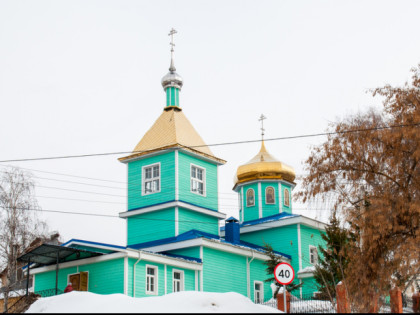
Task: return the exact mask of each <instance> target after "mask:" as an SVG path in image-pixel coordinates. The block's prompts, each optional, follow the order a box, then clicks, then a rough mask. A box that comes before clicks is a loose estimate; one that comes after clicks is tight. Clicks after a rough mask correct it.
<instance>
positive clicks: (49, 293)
mask: <svg viewBox="0 0 420 315" xmlns="http://www.w3.org/2000/svg"><path fill="white" fill-rule="evenodd" d="M34 293H35V294H39V295H40V296H41V297H49V296H54V295H60V294H63V293H64V292H63V291H62V290H60V289H57V294H56V292H55V288H54V289H47V290H41V291H36V292H34Z"/></svg>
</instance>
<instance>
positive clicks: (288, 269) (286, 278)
mask: <svg viewBox="0 0 420 315" xmlns="http://www.w3.org/2000/svg"><path fill="white" fill-rule="evenodd" d="M274 278H275V279H276V281H277V282H278V283H279V284H282V285H283V305H284V309H283V310H284V312H285V313H287V306H286V285H288V284H290V283H292V282H293V279H294V278H295V271H294V270H293V268H292V266H290V264H288V263H285V262H282V263H279V264H278V265H277V266H276V267H275V268H274Z"/></svg>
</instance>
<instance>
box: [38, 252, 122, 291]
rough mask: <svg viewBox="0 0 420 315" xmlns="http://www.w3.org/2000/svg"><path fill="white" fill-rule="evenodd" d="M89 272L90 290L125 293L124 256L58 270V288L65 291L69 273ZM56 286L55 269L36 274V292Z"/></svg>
mask: <svg viewBox="0 0 420 315" xmlns="http://www.w3.org/2000/svg"><path fill="white" fill-rule="evenodd" d="M81 271H87V272H88V291H89V292H93V293H98V294H111V293H124V258H118V259H113V260H107V261H102V262H97V263H92V264H87V265H80V266H79V267H78V268H77V267H70V268H63V269H59V271H58V288H59V289H60V290H62V291H64V289H65V287H66V286H67V283H68V275H70V274H74V273H78V272H81ZM54 288H55V270H53V271H48V272H44V273H39V274H36V275H35V292H36V291H42V290H47V289H54Z"/></svg>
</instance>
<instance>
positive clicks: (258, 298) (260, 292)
mask: <svg viewBox="0 0 420 315" xmlns="http://www.w3.org/2000/svg"><path fill="white" fill-rule="evenodd" d="M263 302H264V285H263V283H262V282H261V281H254V303H263Z"/></svg>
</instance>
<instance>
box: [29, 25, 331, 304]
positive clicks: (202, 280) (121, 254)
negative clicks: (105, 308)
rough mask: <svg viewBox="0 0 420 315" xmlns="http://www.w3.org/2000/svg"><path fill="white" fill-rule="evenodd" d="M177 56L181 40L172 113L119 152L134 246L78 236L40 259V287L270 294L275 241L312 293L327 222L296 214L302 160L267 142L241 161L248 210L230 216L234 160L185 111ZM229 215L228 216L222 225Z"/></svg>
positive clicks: (166, 81)
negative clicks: (226, 210)
mask: <svg viewBox="0 0 420 315" xmlns="http://www.w3.org/2000/svg"><path fill="white" fill-rule="evenodd" d="M171 34H172V35H173V32H171ZM172 47H173V46H172ZM173 60H174V59H173V49H172V58H171V65H170V68H169V73H168V74H167V75H165V76H164V77H163V79H162V86H163V89H164V91H165V93H166V106H165V107H164V109H163V112H162V113H161V115H160V116H159V118H158V119H157V120H156V122H155V123H154V124H153V125H152V127H151V128H150V129H149V131H147V133H146V134H145V135H144V136H143V138H142V139H141V140H140V142H139V143H138V144H137V146H136V147H135V149H134V151H133V153H132V154H130V155H129V156H126V157H122V158H120V159H119V160H120V162H122V163H124V164H126V166H127V169H128V183H127V189H128V205H127V211H125V212H122V213H120V218H121V219H122V220H126V222H127V231H126V232H127V245H126V246H124V247H122V246H116V245H111V244H104V243H97V242H90V241H86V240H79V239H72V240H70V241H68V242H67V243H65V244H63V245H62V246H61V248H63V247H64V248H65V249H66V250H67V251H68V252H66V253H67V254H60V255H58V254H57V260H55V258H54V259H53V260H52V261H51V260H50V261H45V263H44V264H33V265H32V267H31V268H30V274H32V275H33V277H34V291H35V292H38V293H40V294H43V295H46V294H47V292H51V289H54V288H55V287H56V285H57V288H58V289H59V290H63V289H64V288H65V287H66V285H67V283H68V282H69V281H71V282H72V283H73V287H75V288H76V289H78V290H87V291H90V292H94V293H99V294H111V293H123V294H126V295H128V296H134V297H146V296H153V295H163V294H167V293H171V292H176V291H181V290H195V291H207V292H229V291H234V292H238V293H240V294H243V295H244V296H247V297H249V298H250V299H252V300H255V301H257V302H261V301H264V300H268V299H270V298H271V297H272V289H271V287H270V283H267V282H264V280H265V279H267V278H269V277H270V275H267V273H266V271H265V268H266V266H265V265H264V264H263V262H264V261H265V260H267V259H268V256H267V255H265V253H264V248H263V245H264V242H265V243H268V244H271V245H272V247H273V249H274V250H275V251H276V254H277V255H278V256H280V257H281V258H282V259H283V260H284V261H286V262H289V263H291V264H292V266H293V268H294V270H295V272H296V277H295V279H296V280H295V281H296V282H302V281H303V282H304V285H303V286H302V287H301V289H300V291H297V292H295V293H294V294H295V295H304V294H312V293H313V292H315V291H316V285H315V283H314V280H313V277H312V272H313V266H314V265H315V264H316V262H317V252H316V246H318V244H320V242H321V237H320V232H322V231H323V230H324V227H325V225H324V224H323V223H321V222H318V221H315V220H313V219H310V218H307V217H304V216H301V215H296V214H293V211H292V209H293V208H292V190H293V188H294V187H295V183H294V182H293V181H294V179H295V173H294V171H293V169H292V168H291V167H289V166H287V165H285V164H283V163H282V162H280V161H278V160H276V159H275V158H274V157H273V156H272V155H270V154H269V153H268V152H267V150H266V148H265V145H264V142H262V144H261V150H260V152H259V153H258V154H257V155H256V156H255V157H254V158H253V159H251V160H250V161H249V162H248V163H246V164H245V165H242V166H239V167H238V170H237V174H236V179H235V185H234V188H233V189H234V191H235V192H237V193H238V196H239V198H238V200H239V209H240V210H239V214H238V218H233V217H230V218H228V219H226V215H225V214H223V213H220V212H219V192H218V168H219V167H220V166H221V165H223V164H224V163H225V161H224V160H222V159H220V158H218V157H216V156H214V154H213V153H212V152H211V150H210V148H209V147H208V146H207V145H206V144H205V142H204V141H203V139H202V138H201V137H200V135H199V134H198V133H197V131H196V130H195V129H194V127H193V126H192V124H191V123H190V122H189V120H188V119H187V117H186V116H185V115H184V111H183V110H182V108H181V107H180V101H179V94H180V91H181V88H182V85H183V80H182V78H181V76H179V75H178V74H177V72H176V69H175V66H174V61H173ZM221 220H224V223H225V224H224V225H223V226H222V227H221V228H219V221H221ZM97 228H98V229H100V227H99V226H98V227H97ZM60 253H61V252H60ZM59 256H60V257H59ZM57 262H58V264H57ZM59 290H58V291H57V293H59V292H60V291H59ZM54 292H55V291H54Z"/></svg>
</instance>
